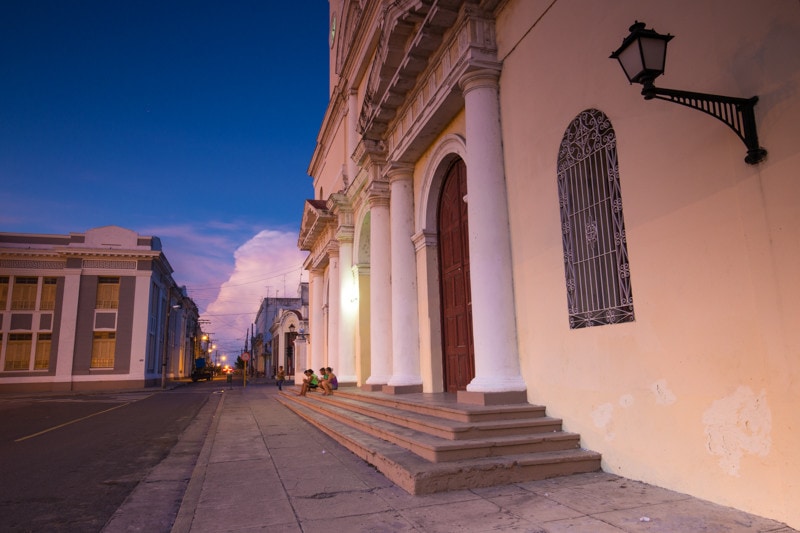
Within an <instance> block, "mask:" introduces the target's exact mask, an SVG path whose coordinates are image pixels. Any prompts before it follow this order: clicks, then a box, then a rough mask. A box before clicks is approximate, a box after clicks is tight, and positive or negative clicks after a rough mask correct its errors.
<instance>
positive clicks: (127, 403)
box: [14, 394, 152, 442]
mask: <svg viewBox="0 0 800 533" xmlns="http://www.w3.org/2000/svg"><path fill="white" fill-rule="evenodd" d="M150 396H152V394H148V395H147V396H145V397H144V398H139V399H138V400H133V401H131V402H125V403H123V404H120V405H117V406H115V407H111V408H110V409H104V410H102V411H98V412H96V413H92V414H90V415H86V416H84V417H81V418H76V419H75V420H70V421H69V422H64V423H63V424H59V425H57V426H53V427H51V428H47V429H43V430H42V431H39V432H38V433H34V434H32V435H28V436H27V437H20V438H18V439H16V440H15V441H14V442H22V441H24V440H28V439H32V438H33V437H38V436H39V435H44V434H45V433H50V432H51V431H55V430H57V429H61V428H63V427H65V426H69V425H71V424H74V423H76V422H80V421H82V420H86V419H87V418H92V417H93V416H97V415H102V414H103V413H108V412H109V411H113V410H115V409H119V408H120V407H125V406H126V405H130V404H132V403H136V402H138V401H141V400H144V399H146V398H149V397H150Z"/></svg>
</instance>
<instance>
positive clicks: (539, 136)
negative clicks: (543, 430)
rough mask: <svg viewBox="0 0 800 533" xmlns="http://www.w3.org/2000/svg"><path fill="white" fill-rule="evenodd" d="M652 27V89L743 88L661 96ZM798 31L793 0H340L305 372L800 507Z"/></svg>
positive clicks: (312, 240)
mask: <svg viewBox="0 0 800 533" xmlns="http://www.w3.org/2000/svg"><path fill="white" fill-rule="evenodd" d="M637 21H644V22H645V23H646V24H647V27H646V29H648V30H649V29H650V28H654V29H655V30H657V31H658V32H659V33H660V34H661V35H662V37H657V38H656V40H657V41H658V40H659V39H660V41H662V42H663V44H665V43H666V42H667V41H668V40H669V37H667V36H666V34H667V33H669V34H671V35H672V36H674V38H673V39H672V40H671V42H670V43H669V50H668V52H667V54H666V62H667V64H666V73H665V74H664V75H663V76H661V77H658V79H656V80H655V85H658V86H662V85H663V86H666V87H670V88H674V89H679V90H687V91H698V92H704V93H713V94H719V95H726V96H731V97H735V98H738V99H741V101H739V100H735V102H736V103H734V104H730V99H728V100H725V99H722V100H719V99H717V101H716V103H711V104H708V107H706V108H705V109H701V111H703V112H698V109H690V108H689V107H702V105H705V104H698V103H697V102H698V100H696V99H687V98H685V97H672V96H669V95H665V93H664V92H663V91H662V92H661V93H658V92H657V90H654V88H653V83H652V82H653V78H654V77H655V76H657V72H655V71H653V70H647V71H646V72H645V73H644V74H643V75H641V76H636V74H637V73H636V72H628V74H629V75H630V76H631V77H633V78H635V79H634V81H637V82H641V83H643V84H644V85H645V91H649V92H646V96H648V98H647V99H645V98H642V95H641V94H640V90H641V88H640V87H639V85H633V86H631V85H630V84H629V83H628V81H627V79H626V77H625V74H626V72H623V70H622V69H620V63H619V62H618V61H617V60H616V59H610V58H609V55H610V54H611V53H612V51H615V50H616V49H617V48H619V47H620V45H621V43H622V42H623V39H624V38H625V37H626V36H627V35H628V33H629V27H631V25H632V24H634V22H637ZM636 27H638V28H639V30H641V29H642V27H643V25H640V26H636ZM637 31H638V30H637ZM645 33H646V32H645ZM650 35H652V34H650ZM628 42H629V43H633V44H632V45H633V46H636V43H634V42H633V37H632V38H631V39H629V40H628ZM657 44H658V43H657ZM662 48H663V47H662ZM627 50H628V51H627V52H625V53H623V54H622V55H621V57H620V59H623V60H626V61H627V60H628V59H631V58H632V57H631V56H636V57H633V58H634V59H635V58H638V56H639V54H631V53H630V50H631V49H627ZM797 50H800V5H798V4H797V3H796V2H762V3H758V4H757V5H756V3H755V2H753V1H752V0H705V1H703V2H701V3H697V2H695V1H691V0H676V1H674V2H656V1H650V0H647V1H642V0H619V1H614V2H596V1H591V0H555V1H550V0H548V1H546V2H542V1H535V0H467V1H464V0H400V1H388V0H385V1H372V0H369V1H366V0H330V103H329V106H328V108H327V111H326V114H325V117H324V121H323V124H322V127H321V129H320V132H319V135H318V138H317V148H316V151H315V153H314V156H313V159H312V161H311V164H310V168H309V174H310V175H311V176H312V178H313V185H314V195H315V197H314V198H313V199H310V200H309V201H307V202H306V204H305V206H304V213H303V222H302V226H301V231H300V235H299V246H300V248H301V249H303V250H306V251H308V252H309V255H308V258H307V261H306V264H305V266H306V268H307V270H308V271H309V272H310V305H309V320H310V328H309V329H310V332H311V336H310V339H309V342H310V345H309V350H308V355H307V361H308V362H307V364H306V366H308V367H310V368H319V367H320V366H323V365H325V366H333V367H335V368H336V369H337V370H336V372H337V374H338V375H339V378H340V380H344V381H352V382H355V383H357V384H358V385H360V386H362V387H363V388H367V389H372V390H376V389H380V390H382V391H384V392H393V393H403V392H410V391H424V392H452V393H456V394H457V396H458V400H459V401H463V402H471V403H497V402H514V401H523V402H524V401H527V402H531V403H537V404H543V405H546V406H547V409H548V412H549V413H551V414H552V415H553V416H558V417H561V418H563V420H564V425H565V427H566V428H568V429H569V430H571V431H575V432H579V433H580V434H581V437H582V445H583V446H585V447H587V448H589V449H592V450H596V451H599V452H601V453H602V457H603V463H602V464H603V468H604V469H605V470H607V471H609V472H614V473H617V474H621V475H623V476H627V477H631V478H635V479H639V480H643V481H646V482H649V483H654V484H657V485H660V486H663V487H667V488H671V489H674V490H677V491H681V492H686V493H689V494H692V495H694V496H698V497H701V498H705V499H708V500H712V501H714V502H717V503H721V504H724V505H730V506H735V507H737V508H740V509H743V510H746V511H749V512H753V513H756V514H760V515H764V516H768V517H771V518H775V519H779V520H782V521H785V522H788V523H789V524H790V525H793V526H794V527H800V514H798V509H797V506H796V505H794V502H797V501H800V484H798V483H797V482H796V480H797V479H798V478H800V454H798V453H797V450H798V448H800V430H798V424H797V422H798V416H797V405H798V402H800V357H798V354H800V337H798V336H797V334H796V330H797V324H798V323H800V311H798V308H797V306H796V305H794V303H795V302H797V301H798V300H800V277H798V276H797V265H798V264H800V209H799V208H798V201H799V200H800V180H799V179H798V171H797V169H798V168H800V142H798V141H799V140H800V136H798V133H797V124H798V123H800V98H799V96H800V61H798V59H797V58H798V54H797V53H795V52H796V51H797ZM647 55H648V59H649V58H650V56H655V58H656V59H660V58H663V57H664V56H663V53H662V54H660V55H659V54H647ZM753 96H758V101H757V104H755V106H754V107H753V105H754V101H753V100H749V102H748V103H743V102H744V101H745V99H750V97H753ZM665 100H671V101H665ZM726 102H728V103H726ZM676 104H680V105H676ZM748 109H749V111H748ZM748 113H750V114H748ZM710 115H711V116H710ZM721 122H725V124H723V123H721ZM754 135H755V136H756V138H755V139H754ZM742 141H744V143H743V142H742ZM762 147H763V148H764V149H765V150H766V153H767V155H766V157H765V158H764V157H763V155H764V152H763V151H762V150H761V148H762ZM746 156H747V158H748V161H747V162H746V161H745V157H746Z"/></svg>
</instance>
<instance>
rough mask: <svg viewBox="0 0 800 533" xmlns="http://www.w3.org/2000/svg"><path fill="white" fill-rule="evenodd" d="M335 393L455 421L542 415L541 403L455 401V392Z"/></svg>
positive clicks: (348, 390)
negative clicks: (467, 402) (487, 403)
mask: <svg viewBox="0 0 800 533" xmlns="http://www.w3.org/2000/svg"><path fill="white" fill-rule="evenodd" d="M334 395H335V396H337V397H343V398H352V399H356V400H358V401H361V402H365V403H370V404H376V405H383V406H387V407H393V408H396V409H402V410H406V411H411V412H416V413H420V414H428V415H432V416H436V417H439V418H445V419H448V420H454V421H457V422H482V421H487V420H493V421H498V420H519V419H530V418H534V417H543V416H545V408H544V406H542V405H531V404H529V403H521V404H508V405H470V404H464V403H458V402H457V401H456V395H455V394H447V393H441V394H431V393H415V394H384V393H381V392H365V391H362V390H360V389H358V388H356V387H346V388H339V390H337V391H336V392H335V393H334Z"/></svg>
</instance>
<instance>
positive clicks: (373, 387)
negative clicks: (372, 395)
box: [361, 383, 384, 392]
mask: <svg viewBox="0 0 800 533" xmlns="http://www.w3.org/2000/svg"><path fill="white" fill-rule="evenodd" d="M383 387H384V385H383V384H382V383H371V384H370V383H364V384H363V385H361V390H363V391H365V392H381V390H382V389H383Z"/></svg>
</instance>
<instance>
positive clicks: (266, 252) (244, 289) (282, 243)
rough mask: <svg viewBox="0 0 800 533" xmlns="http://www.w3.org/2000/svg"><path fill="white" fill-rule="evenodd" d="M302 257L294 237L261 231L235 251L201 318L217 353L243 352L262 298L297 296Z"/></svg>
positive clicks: (290, 234) (300, 278)
mask: <svg viewBox="0 0 800 533" xmlns="http://www.w3.org/2000/svg"><path fill="white" fill-rule="evenodd" d="M305 256H306V253H305V252H301V251H300V250H298V249H297V233H295V232H286V231H276V230H262V231H260V232H259V233H258V234H256V235H255V236H254V237H253V238H251V239H250V240H248V241H247V242H245V243H244V244H242V245H241V246H240V247H239V248H237V249H236V251H235V252H234V253H233V259H234V264H233V269H232V271H231V273H230V275H229V276H228V278H227V280H225V281H224V282H223V283H222V284H221V286H220V288H219V292H218V294H217V297H216V299H215V300H214V301H212V302H211V303H210V304H208V306H207V307H206V309H205V311H204V312H203V313H202V315H201V318H204V319H207V320H209V323H208V326H207V327H206V328H204V329H206V330H207V331H210V332H213V333H214V338H215V341H216V344H217V346H218V347H219V349H220V350H224V351H226V352H229V353H232V354H238V352H239V351H240V350H241V349H242V348H244V343H245V338H246V337H247V332H248V331H249V329H250V325H251V324H252V322H253V321H254V320H255V316H256V312H257V311H258V307H259V305H260V303H261V300H262V299H263V298H265V297H267V296H289V297H295V296H296V295H297V289H298V286H299V284H300V282H301V281H305V278H304V277H303V276H304V271H303V269H302V265H303V260H304V259H305Z"/></svg>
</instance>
